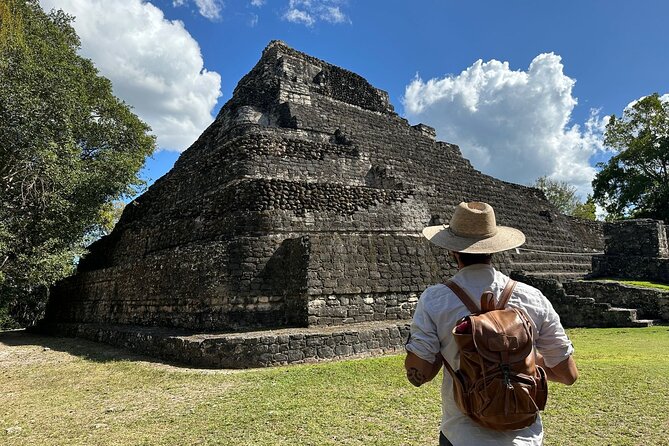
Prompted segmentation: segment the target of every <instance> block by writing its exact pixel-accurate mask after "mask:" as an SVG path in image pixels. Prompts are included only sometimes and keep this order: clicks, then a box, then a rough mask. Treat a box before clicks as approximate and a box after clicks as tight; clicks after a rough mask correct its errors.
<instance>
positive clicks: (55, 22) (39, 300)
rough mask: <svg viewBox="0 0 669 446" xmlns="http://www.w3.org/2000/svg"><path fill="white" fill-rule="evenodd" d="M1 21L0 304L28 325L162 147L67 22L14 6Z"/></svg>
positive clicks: (17, 0) (32, 6)
mask: <svg viewBox="0 0 669 446" xmlns="http://www.w3.org/2000/svg"><path fill="white" fill-rule="evenodd" d="M0 19H1V20H2V24H4V23H5V21H7V22H10V21H11V23H13V24H14V25H15V26H14V28H15V29H14V31H12V32H11V33H9V34H8V35H10V37H8V38H6V39H5V38H4V37H3V39H4V40H3V44H2V46H0V53H1V54H0V61H1V62H0V308H5V311H9V312H10V314H12V315H13V316H14V317H15V318H17V319H18V321H19V322H20V323H21V324H29V323H31V322H33V321H34V319H35V317H36V316H38V315H39V312H40V310H41V308H42V306H43V304H44V300H45V297H46V295H47V290H48V287H49V286H50V285H51V284H53V283H54V282H55V281H56V280H58V279H60V278H62V277H64V276H66V275H67V274H69V273H70V272H71V271H72V269H73V266H74V258H75V257H76V256H78V255H81V254H82V252H83V243H84V242H85V236H86V235H87V234H90V233H91V232H93V231H95V230H96V228H99V227H101V226H104V225H105V224H107V223H105V218H104V210H105V208H106V207H108V206H109V203H111V202H113V201H114V200H118V199H119V198H121V197H123V196H124V195H127V194H132V193H133V192H134V191H135V189H136V188H137V187H138V186H140V185H141V184H142V181H141V179H140V178H139V177H138V176H137V173H138V172H139V170H140V168H141V167H142V165H143V163H144V160H145V158H146V156H148V155H149V154H151V153H152V151H153V149H154V146H155V143H154V139H153V137H151V136H149V135H148V131H149V127H148V126H147V125H146V124H144V123H143V122H142V121H140V120H139V119H138V118H137V117H136V116H135V115H134V114H133V113H132V112H131V111H130V108H129V107H128V105H126V104H124V103H123V102H121V101H119V100H118V99H117V98H116V97H114V95H113V94H112V88H111V83H110V82H109V80H107V79H105V78H103V77H101V76H99V75H98V72H97V70H96V68H95V67H94V66H93V64H92V63H91V61H90V60H87V59H84V58H82V57H80V56H79V55H77V49H78V47H79V39H78V37H77V35H76V33H75V32H74V29H73V28H72V27H71V26H70V20H71V18H70V17H69V16H67V15H65V14H64V13H63V12H62V11H55V12H52V13H50V14H45V13H44V12H43V11H42V10H41V9H40V7H39V4H38V2H37V1H34V0H29V1H25V0H23V1H21V0H13V1H12V2H11V3H10V6H9V7H8V8H6V7H3V8H0ZM11 36H21V38H20V39H19V38H13V37H11Z"/></svg>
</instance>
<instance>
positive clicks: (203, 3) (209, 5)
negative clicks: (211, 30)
mask: <svg viewBox="0 0 669 446" xmlns="http://www.w3.org/2000/svg"><path fill="white" fill-rule="evenodd" d="M195 4H196V5H197V10H198V11H199V12H200V14H201V15H202V17H205V18H207V19H209V20H216V19H220V18H221V6H222V3H220V2H219V1H218V0H195Z"/></svg>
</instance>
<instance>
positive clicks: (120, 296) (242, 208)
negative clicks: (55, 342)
mask: <svg viewBox="0 0 669 446" xmlns="http://www.w3.org/2000/svg"><path fill="white" fill-rule="evenodd" d="M471 200H480V201H486V202H488V203H490V204H491V205H492V206H493V207H494V208H495V209H496V212H497V219H498V223H499V224H504V225H509V226H514V227H517V228H519V229H521V230H522V231H523V232H525V234H526V235H527V239H528V244H527V246H529V247H530V248H535V249H537V250H539V251H542V252H546V254H541V253H540V254H539V258H538V259H537V258H535V257H528V256H531V255H536V253H534V254H532V253H529V252H527V253H518V254H513V253H508V254H504V255H500V256H499V257H498V258H497V261H496V264H497V266H498V268H500V269H501V270H502V271H505V272H509V271H511V270H512V269H514V268H515V269H528V268H529V267H530V266H531V269H533V270H534V271H535V273H536V274H545V275H560V274H563V275H567V276H568V275H579V274H583V273H584V272H587V270H588V269H589V260H590V259H589V258H588V257H587V256H585V257H584V258H585V259H586V260H584V261H582V262H581V263H579V261H580V260H575V259H577V257H575V256H571V257H570V255H569V254H566V253H574V252H584V253H588V252H592V251H593V250H597V249H600V248H601V244H602V240H601V232H600V229H599V227H598V226H596V225H588V224H586V223H584V222H581V221H577V220H575V219H570V218H567V217H565V216H563V215H560V214H558V213H556V212H555V210H554V209H553V208H552V207H551V205H550V204H549V203H548V202H546V200H545V199H544V197H543V194H542V193H541V192H539V191H538V190H536V189H533V188H528V187H525V186H520V185H516V184H511V183H507V182H503V181H499V180H496V179H494V178H492V177H489V176H486V175H483V174H481V173H480V172H478V171H477V170H475V169H474V168H473V167H472V166H471V165H470V163H469V162H468V161H467V160H466V159H464V158H463V157H462V155H461V153H460V151H459V149H458V147H457V146H455V145H453V144H448V143H445V142H439V141H436V140H435V132H434V130H433V129H432V128H430V127H428V126H425V125H422V124H419V125H415V126H411V125H409V123H408V122H407V121H406V120H405V119H403V118H402V117H400V116H398V115H397V114H396V113H395V112H394V110H393V107H392V105H391V104H390V102H389V98H388V95H387V93H385V92H384V91H381V90H378V89H376V88H374V87H373V86H372V85H370V84H369V83H368V82H367V81H366V80H365V79H363V78H362V77H361V76H359V75H357V74H354V73H352V72H350V71H347V70H345V69H342V68H339V67H336V66H333V65H330V64H328V63H326V62H324V61H321V60H319V59H316V58H314V57H311V56H308V55H306V54H304V53H301V52H298V51H296V50H294V49H291V48H289V47H288V46H286V45H285V44H284V43H282V42H279V41H273V42H271V43H270V44H269V45H268V46H267V48H265V50H264V51H263V53H262V57H261V58H260V61H259V62H258V63H257V65H256V66H255V67H254V68H253V69H252V70H251V72H249V73H248V74H247V75H246V76H244V77H243V78H242V79H241V81H240V82H239V84H238V85H237V88H236V89H235V91H234V94H233V97H232V99H230V100H229V101H228V102H227V103H226V104H225V106H224V107H223V108H222V109H221V111H220V113H219V115H218V116H217V118H216V120H215V121H214V122H213V123H212V124H211V125H210V126H209V128H207V129H206V130H205V131H204V133H203V134H202V135H201V136H200V138H199V139H198V140H197V141H196V142H195V143H194V144H193V145H192V146H191V147H190V148H189V149H188V150H187V151H185V152H184V153H183V154H182V155H181V157H180V158H179V160H178V161H177V163H176V164H175V166H174V168H173V169H172V170H171V171H170V172H169V173H168V174H166V175H165V176H164V177H162V178H160V179H159V180H158V181H156V183H155V184H153V185H152V186H151V187H150V188H149V190H148V191H147V192H146V193H144V194H143V195H142V196H140V197H138V198H137V199H136V200H135V201H134V202H132V203H130V204H129V205H128V206H127V207H126V209H125V211H124V213H123V216H122V218H121V220H120V221H119V223H118V224H117V226H116V228H115V229H114V231H113V232H112V233H111V234H110V235H108V236H106V237H104V238H102V239H101V240H99V241H97V242H96V243H94V244H93V245H92V246H91V247H90V254H88V255H87V256H86V257H85V258H84V259H82V260H81V262H80V264H79V266H78V271H77V274H76V275H75V276H73V277H70V278H68V279H66V280H64V281H62V282H61V283H59V284H58V285H57V286H56V287H55V288H54V289H53V290H52V296H51V299H50V302H49V305H48V308H47V314H46V318H45V322H44V324H43V326H45V327H47V326H50V327H56V328H57V330H58V331H59V332H66V333H73V334H77V335H80V336H88V337H92V338H94V339H99V340H105V341H107V342H112V343H118V344H123V345H129V346H131V347H134V348H137V349H139V350H143V351H147V352H150V353H152V354H156V355H159V356H165V357H173V358H176V359H179V360H184V361H190V362H193V363H197V364H202V365H214V366H224V367H230V366H233V367H234V366H239V367H244V366H254V365H269V364H276V363H285V362H294V361H309V360H319V359H324V358H329V357H344V356H347V355H351V354H363V353H365V352H379V351H389V350H390V351H392V350H393V349H396V348H401V346H402V345H403V342H404V340H405V334H406V324H407V321H408V319H409V318H410V317H411V314H412V311H413V308H414V307H415V304H416V302H417V299H418V296H419V295H420V293H421V292H422V290H423V289H424V288H426V287H427V286H428V285H430V284H433V283H438V282H442V281H444V280H445V279H446V278H447V277H448V276H449V275H451V274H453V273H454V271H455V269H454V265H453V264H452V263H451V262H450V260H449V258H448V256H447V253H446V252H445V251H444V250H440V249H437V248H433V247H432V246H430V244H429V243H428V242H426V241H425V240H424V239H423V238H422V237H421V235H420V231H421V230H422V228H423V227H424V226H426V225H428V224H435V223H438V222H440V221H441V222H447V221H448V220H449V218H450V212H451V209H452V208H453V206H454V205H456V204H457V203H459V202H461V201H471ZM551 253H552V254H551ZM563 253H565V254H564V255H562V254H563ZM551 256H552V257H551ZM542 265H543V266H542ZM277 330H278V331H277ZM309 339H311V341H310V340H309ZM291 343H292V344H291ZM310 343H311V345H309V344H310ZM325 347H327V348H325ZM189 349H190V350H189ZM207 349H208V350H207ZM288 352H292V353H291V354H288ZM205 357H206V358H209V359H206V358H205ZM203 358H205V359H203Z"/></svg>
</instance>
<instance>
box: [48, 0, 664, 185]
mask: <svg viewBox="0 0 669 446" xmlns="http://www.w3.org/2000/svg"><path fill="white" fill-rule="evenodd" d="M41 3H42V5H43V7H44V8H45V9H47V10H48V9H50V8H52V7H59V8H62V9H63V10H65V11H66V12H69V13H71V14H73V15H75V16H76V20H75V22H74V26H75V29H76V30H77V32H78V34H79V35H80V37H81V40H82V48H81V53H82V54H83V55H84V56H86V57H89V58H91V59H92V60H93V62H95V63H96V65H97V66H98V68H99V69H100V71H101V73H102V74H103V75H105V76H107V77H108V78H110V79H111V80H112V82H113V84H114V88H115V93H116V94H117V95H118V96H120V97H121V98H123V99H124V100H125V101H126V102H128V103H129V104H131V105H132V106H133V107H134V108H135V111H136V113H137V114H138V115H139V116H140V117H141V118H143V119H144V120H146V121H147V122H148V123H149V124H150V125H151V126H152V127H153V129H154V133H155V134H156V135H157V137H158V142H159V146H160V150H159V151H158V152H157V153H156V154H155V155H154V156H153V158H152V159H149V160H148V161H147V165H146V168H145V171H144V175H145V177H146V178H147V179H149V180H150V181H153V180H155V179H157V178H158V177H160V176H161V175H163V174H164V173H165V172H166V171H167V170H169V169H170V168H171V166H172V165H173V163H174V161H175V160H176V159H177V158H178V156H179V153H180V151H183V150H184V149H186V148H187V147H188V146H189V145H190V143H192V142H193V141H194V140H195V139H196V138H197V136H198V135H199V134H200V133H201V132H202V131H203V130H204V128H206V126H207V125H208V124H209V123H210V122H211V121H212V120H213V118H214V117H215V116H216V114H217V113H218V111H219V109H220V107H221V106H222V105H223V104H224V103H225V101H227V100H228V99H229V98H230V96H231V94H232V91H233V89H234V87H235V85H236V84H237V82H238V81H239V79H240V78H241V77H242V76H243V75H244V74H246V73H247V72H248V71H249V70H250V69H251V68H252V67H253V65H254V64H255V63H256V61H257V60H258V58H259V57H260V53H261V51H262V49H263V48H264V47H265V46H266V45H267V43H268V42H269V41H270V40H273V39H281V40H284V41H285V42H286V43H288V44H289V45H290V46H292V47H294V48H296V49H298V50H300V51H304V52H306V53H309V54H311V55H313V56H315V57H318V58H320V59H324V60H326V61H328V62H330V63H333V64H335V65H339V66H341V67H344V68H347V69H349V70H351V71H354V72H356V73H358V74H360V75H362V76H363V77H365V78H366V79H367V80H369V81H370V82H371V83H372V84H373V85H374V86H376V87H377V88H381V89H383V90H386V91H388V93H389V94H390V98H391V101H392V103H393V104H394V106H395V109H396V111H397V112H398V113H399V114H400V115H402V116H405V117H407V118H408V119H409V120H410V121H411V122H412V123H417V122H424V123H426V124H428V125H432V126H434V127H435V128H436V129H437V134H438V138H439V139H441V140H445V141H448V142H451V143H455V144H458V145H460V147H461V149H462V151H463V153H464V154H465V156H466V157H467V158H469V159H470V160H471V161H472V163H473V165H474V167H476V168H477V169H479V170H482V171H483V172H484V173H489V174H491V175H493V176H496V177H499V178H503V179H506V180H509V181H514V182H518V183H522V184H527V183H528V182H530V181H531V180H532V179H535V178H537V177H539V176H541V175H548V176H550V177H552V178H555V179H558V180H564V181H568V182H570V183H572V184H574V185H575V186H577V187H578V190H579V192H581V193H582V194H586V193H587V192H588V191H589V182H590V180H591V179H592V176H593V175H594V173H595V172H596V169H595V168H593V164H594V163H595V162H596V161H599V160H605V159H607V158H608V157H610V156H611V152H609V151H608V150H607V149H606V147H604V146H603V145H602V142H601V130H602V126H603V124H604V123H605V121H606V116H607V115H610V114H613V113H615V114H616V115H620V114H621V112H622V111H623V109H624V108H625V106H626V105H627V104H629V103H630V102H631V101H633V100H635V99H638V98H640V97H642V96H644V95H647V94H650V93H653V92H658V93H660V94H661V95H662V94H666V93H669V88H668V87H667V79H669V57H668V54H667V48H669V33H667V32H666V27H667V25H666V21H667V18H668V17H669V2H666V1H664V0H640V1H637V2H630V1H620V0H609V1H595V0H590V1H588V0H580V1H576V0H563V1H561V2H547V1H536V0H535V1H525V0H524V1H511V0H509V1H492V0H491V1H472V0H470V1H466V2H463V1H436V0H435V1H411V2H409V1H398V0H395V1H393V0H387V1H376V0H358V1H356V0H348V1H344V0H265V1H262V0H237V1H233V0H154V1H153V2H145V1H141V0H114V1H113V2H110V1H104V0H41ZM477 61H478V62H477ZM668 97H669V96H668Z"/></svg>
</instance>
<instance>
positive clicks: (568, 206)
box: [531, 176, 581, 215]
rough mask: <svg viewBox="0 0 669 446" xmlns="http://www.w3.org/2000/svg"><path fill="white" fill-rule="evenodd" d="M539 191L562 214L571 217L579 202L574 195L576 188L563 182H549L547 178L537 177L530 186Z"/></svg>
mask: <svg viewBox="0 0 669 446" xmlns="http://www.w3.org/2000/svg"><path fill="white" fill-rule="evenodd" d="M531 186H532V187H536V188H537V189H540V190H541V191H542V192H543V193H544V195H546V199H547V200H548V201H549V202H550V203H551V204H552V205H553V206H555V207H556V208H557V209H558V211H560V212H561V213H563V214H567V215H571V213H572V212H573V211H574V209H575V208H576V206H578V205H579V204H580V203H581V202H580V200H579V199H578V196H577V195H576V188H575V187H574V186H572V185H571V184H569V183H566V182H564V181H557V180H551V179H550V178H548V177H545V176H543V177H539V178H537V180H536V181H535V182H534V183H532V184H531Z"/></svg>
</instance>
